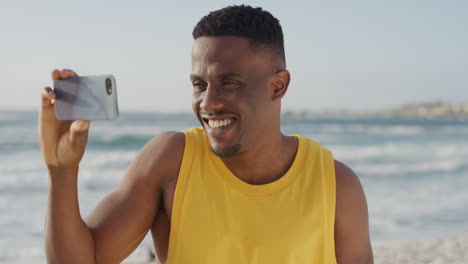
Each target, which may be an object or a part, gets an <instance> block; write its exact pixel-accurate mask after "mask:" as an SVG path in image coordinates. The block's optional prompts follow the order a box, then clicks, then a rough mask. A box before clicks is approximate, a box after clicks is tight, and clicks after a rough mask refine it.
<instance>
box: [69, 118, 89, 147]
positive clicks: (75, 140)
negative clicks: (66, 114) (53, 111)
mask: <svg viewBox="0 0 468 264" xmlns="http://www.w3.org/2000/svg"><path fill="white" fill-rule="evenodd" d="M89 126H90V122H89V121H87V120H76V121H73V123H72V124H71V126H70V138H69V142H70V146H71V147H72V148H74V149H75V150H84V148H85V147H86V143H87V142H88V131H89Z"/></svg>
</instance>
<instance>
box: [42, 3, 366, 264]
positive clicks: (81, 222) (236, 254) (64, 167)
mask: <svg viewBox="0 0 468 264" xmlns="http://www.w3.org/2000/svg"><path fill="white" fill-rule="evenodd" d="M193 37H194V39H195V42H194V45H193V49H192V73H191V75H190V80H191V83H192V85H193V110H194V113H195V115H196V116H197V118H198V120H199V121H200V124H201V126H202V127H201V128H192V129H190V130H188V131H185V132H167V133H164V134H162V135H160V136H158V137H155V138H154V139H153V140H151V141H150V142H149V143H148V144H146V145H145V147H144V148H143V149H142V150H141V151H140V153H139V154H138V155H137V157H136V158H135V159H134V161H133V162H132V163H131V165H130V167H129V169H128V171H127V173H126V176H125V178H124V180H123V182H122V183H121V184H120V186H119V187H118V188H117V190H115V191H114V192H113V193H111V194H110V195H109V196H108V197H107V198H106V199H104V200H103V201H102V202H101V203H100V204H99V206H98V207H97V208H96V209H95V210H94V211H93V212H92V213H91V215H90V216H88V217H87V218H86V219H82V218H81V216H80V214H79V209H78V208H79V207H78V199H77V190H76V188H77V187H76V179H77V176H78V165H79V162H80V160H81V158H82V156H83V154H84V150H85V146H86V144H87V138H88V130H89V122H87V121H74V122H73V123H72V122H59V121H57V120H56V118H55V112H54V105H53V104H52V103H51V99H53V98H55V94H54V93H53V91H52V90H51V89H50V88H46V90H45V92H44V93H43V95H42V99H43V100H42V102H43V103H42V110H41V113H40V117H39V118H40V120H39V121H40V122H39V131H40V144H41V149H42V153H43V156H44V159H45V161H46V164H47V165H48V168H49V176H50V188H49V190H50V192H49V197H50V199H49V209H48V213H47V223H46V249H47V256H48V260H49V262H50V263H119V262H121V261H122V260H123V259H125V258H126V257H127V256H128V255H129V254H130V253H131V252H132V251H133V250H134V249H135V248H136V247H137V246H138V244H139V243H140V242H141V241H142V239H143V238H144V236H145V234H146V233H147V232H148V230H151V232H152V236H153V240H154V245H155V249H156V251H157V255H158V257H159V259H160V261H161V262H163V263H164V262H165V263H205V264H209V263H236V264H237V263H269V264H271V263H281V264H285V263H295V264H296V263H341V264H343V263H345V264H369V263H373V258H372V249H371V245H370V240H369V231H368V215H367V205H366V200H365V196H364V192H363V190H362V187H361V185H360V183H359V180H358V178H357V177H356V175H355V174H354V173H353V172H352V170H351V169H349V168H348V167H347V166H345V165H344V164H342V163H340V162H338V161H335V160H334V159H333V156H332V153H331V152H330V151H329V150H327V149H325V148H323V147H322V146H321V145H320V144H319V143H317V142H315V141H313V140H311V139H307V138H303V137H301V136H299V135H293V136H287V135H283V134H282V132H281V129H280V115H281V100H282V98H283V96H284V95H285V93H286V92H287V89H288V86H289V81H290V74H289V72H288V71H287V70H286V63H285V54H284V47H283V34H282V29H281V26H280V24H279V21H278V20H277V19H276V18H274V17H273V16H272V15H271V14H270V13H268V12H266V11H264V10H262V9H261V8H252V7H249V6H231V7H227V8H223V9H221V10H217V11H214V12H211V13H210V14H209V15H207V16H205V17H204V18H202V19H201V21H200V22H199V23H198V24H197V25H196V27H195V29H194V31H193ZM75 75H76V74H75V73H74V72H72V71H70V70H62V71H57V70H55V71H54V72H53V73H52V78H53V79H60V78H68V77H71V76H75ZM70 238H73V239H70Z"/></svg>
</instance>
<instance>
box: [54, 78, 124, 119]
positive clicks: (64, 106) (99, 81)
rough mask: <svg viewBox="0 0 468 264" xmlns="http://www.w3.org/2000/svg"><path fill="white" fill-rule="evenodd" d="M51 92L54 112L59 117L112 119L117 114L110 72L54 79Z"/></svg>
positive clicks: (117, 109)
mask: <svg viewBox="0 0 468 264" xmlns="http://www.w3.org/2000/svg"><path fill="white" fill-rule="evenodd" d="M54 92H55V94H56V97H55V114H56V116H57V119H58V120H60V121H72V120H114V119H117V117H118V116H119V108H118V105H117V87H116V82H115V78H114V76H112V75H99V76H80V77H71V78H67V79H60V80H55V81H54Z"/></svg>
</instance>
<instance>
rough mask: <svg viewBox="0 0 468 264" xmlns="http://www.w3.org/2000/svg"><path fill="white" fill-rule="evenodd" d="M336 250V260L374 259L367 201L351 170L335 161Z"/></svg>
mask: <svg viewBox="0 0 468 264" xmlns="http://www.w3.org/2000/svg"><path fill="white" fill-rule="evenodd" d="M335 174H336V216H335V253H336V259H337V262H338V264H341V263H343V264H348V263H349V264H370V263H373V257H372V247H371V244H370V238H369V217H368V209H367V202H366V197H365V194H364V191H363V189H362V186H361V183H360V182H359V179H358V177H357V176H356V175H355V174H354V172H353V171H352V170H351V169H350V168H348V167H347V166H346V165H344V164H343V163H341V162H338V161H335Z"/></svg>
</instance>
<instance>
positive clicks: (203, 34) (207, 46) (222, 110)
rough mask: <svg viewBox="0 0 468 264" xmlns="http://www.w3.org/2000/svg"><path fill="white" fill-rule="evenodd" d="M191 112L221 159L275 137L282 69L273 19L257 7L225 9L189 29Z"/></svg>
mask: <svg viewBox="0 0 468 264" xmlns="http://www.w3.org/2000/svg"><path fill="white" fill-rule="evenodd" d="M193 37H194V39H195V42H194V45H193V49H192V74H191V76H190V77H191V81H192V84H193V87H194V92H193V109H194V112H195V114H196V115H197V117H198V119H199V121H200V123H201V124H202V126H203V127H204V129H205V131H206V132H207V135H208V137H209V140H210V145H211V149H212V151H213V152H214V153H215V154H217V155H218V156H221V157H230V156H233V155H235V154H237V153H239V152H244V151H249V150H251V149H252V148H256V147H258V146H259V145H261V143H262V139H263V140H268V139H269V138H271V137H272V135H278V133H280V131H279V119H280V105H281V104H280V99H281V98H282V97H283V96H284V94H285V92H286V90H287V87H288V84H289V73H288V72H287V71H286V70H285V56H284V45H283V33H282V30H281V26H280V24H279V21H278V20H277V19H276V18H274V17H273V16H272V15H271V14H270V13H268V12H266V11H264V10H262V9H261V8H252V7H250V6H243V5H242V6H230V7H226V8H223V9H220V10H217V11H214V12H211V13H210V14H208V15H207V16H205V17H203V18H202V19H201V20H200V22H198V24H197V25H196V27H195V28H194V30H193Z"/></svg>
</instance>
